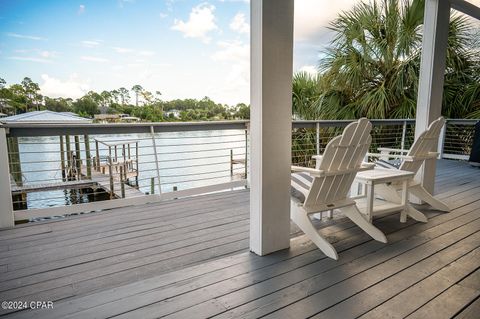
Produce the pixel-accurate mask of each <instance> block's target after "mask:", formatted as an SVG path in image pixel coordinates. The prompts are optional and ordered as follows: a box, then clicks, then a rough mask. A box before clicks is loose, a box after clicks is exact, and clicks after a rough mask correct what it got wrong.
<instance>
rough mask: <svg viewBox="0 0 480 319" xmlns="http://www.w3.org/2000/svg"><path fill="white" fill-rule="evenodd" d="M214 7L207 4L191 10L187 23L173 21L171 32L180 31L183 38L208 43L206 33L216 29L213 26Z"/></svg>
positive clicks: (216, 27)
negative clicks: (196, 39)
mask: <svg viewBox="0 0 480 319" xmlns="http://www.w3.org/2000/svg"><path fill="white" fill-rule="evenodd" d="M214 11H215V7H214V6H213V5H211V4H208V3H202V4H199V5H198V6H196V7H193V8H192V11H191V12H190V16H189V19H188V21H187V22H184V21H182V20H178V19H175V20H174V22H173V26H172V30H176V31H180V32H182V33H183V36H184V37H185V38H198V39H201V40H202V41H203V42H204V43H209V42H210V40H211V38H210V37H209V36H208V33H209V32H211V31H213V30H216V29H218V26H217V25H216V24H215V15H214Z"/></svg>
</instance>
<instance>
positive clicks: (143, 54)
mask: <svg viewBox="0 0 480 319" xmlns="http://www.w3.org/2000/svg"><path fill="white" fill-rule="evenodd" d="M138 55H141V56H152V55H155V52H153V51H148V50H143V51H138Z"/></svg>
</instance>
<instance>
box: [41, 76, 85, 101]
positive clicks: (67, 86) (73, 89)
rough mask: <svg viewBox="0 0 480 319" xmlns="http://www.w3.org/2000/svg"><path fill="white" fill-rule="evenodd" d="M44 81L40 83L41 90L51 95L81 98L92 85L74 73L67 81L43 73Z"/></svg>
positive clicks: (44, 93)
mask: <svg viewBox="0 0 480 319" xmlns="http://www.w3.org/2000/svg"><path fill="white" fill-rule="evenodd" d="M42 80H43V83H42V84H40V91H41V92H42V94H43V95H46V96H49V97H54V98H55V97H71V98H74V99H75V98H79V97H82V96H83V95H85V93H87V92H88V91H89V90H90V85H89V84H88V83H87V82H85V81H80V79H79V78H78V76H77V75H76V74H72V75H71V76H70V78H68V79H67V80H65V81H62V80H60V79H56V78H54V77H51V76H49V75H48V74H42Z"/></svg>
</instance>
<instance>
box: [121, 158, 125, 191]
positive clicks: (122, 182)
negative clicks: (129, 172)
mask: <svg viewBox="0 0 480 319" xmlns="http://www.w3.org/2000/svg"><path fill="white" fill-rule="evenodd" d="M124 182H125V180H124V179H123V166H122V165H120V191H121V193H122V198H125V183H124Z"/></svg>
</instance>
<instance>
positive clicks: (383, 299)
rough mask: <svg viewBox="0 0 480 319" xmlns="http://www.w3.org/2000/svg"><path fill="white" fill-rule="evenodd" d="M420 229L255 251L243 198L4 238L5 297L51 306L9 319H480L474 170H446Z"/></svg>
mask: <svg viewBox="0 0 480 319" xmlns="http://www.w3.org/2000/svg"><path fill="white" fill-rule="evenodd" d="M436 185H437V193H438V194H439V195H438V196H439V197H440V198H443V199H445V201H446V202H447V203H449V204H450V205H451V206H452V207H453V208H454V209H453V211H452V212H451V213H440V212H436V211H429V210H428V209H425V208H423V209H422V211H424V212H426V214H427V215H428V217H429V218H430V219H429V222H428V223H426V224H422V223H415V222H413V221H411V220H409V221H408V222H407V223H405V224H401V223H400V222H399V215H398V214H394V215H390V216H386V217H382V218H378V219H376V220H375V221H374V223H375V224H376V225H377V226H378V227H379V228H380V229H381V230H383V231H384V232H385V233H386V234H387V237H388V240H389V243H388V244H382V243H379V242H375V241H373V240H371V239H370V238H369V237H368V236H367V235H365V233H363V232H362V231H361V230H360V229H359V228H358V227H356V226H354V225H353V224H352V223H350V222H349V221H348V220H347V219H345V218H335V219H333V220H331V221H328V222H322V223H320V224H319V227H321V232H322V233H323V234H324V235H325V236H328V238H329V240H330V241H331V242H332V243H334V246H335V248H336V249H337V251H338V252H339V260H338V261H334V260H331V259H328V258H325V256H324V255H323V254H322V253H321V252H320V251H319V250H318V249H316V247H315V246H313V245H312V244H311V242H309V240H308V239H306V238H305V236H303V235H301V234H299V233H298V232H297V230H296V228H295V227H293V226H292V237H293V239H292V242H291V248H290V249H289V250H285V251H281V252H277V253H274V254H271V255H269V256H265V257H258V256H256V255H254V254H252V253H249V252H248V223H249V220H248V218H249V212H248V210H249V209H248V195H249V194H248V191H246V190H243V191H236V192H228V193H218V194H212V195H207V196H199V197H194V198H190V199H179V200H174V201H169V202H164V203H160V204H151V205H143V206H133V207H129V208H122V209H114V210H110V211H106V212H102V213H95V214H88V215H83V216H78V217H72V218H69V219H66V220H60V221H52V222H42V223H35V224H30V225H24V226H23V225H21V226H18V227H16V228H15V229H12V230H4V231H0V299H1V300H2V301H3V300H11V301H18V300H27V301H30V300H39V301H53V302H54V309H53V310H52V309H47V310H36V311H19V312H15V313H11V312H10V313H6V312H5V311H3V312H1V314H3V316H5V317H9V318H93V317H95V318H111V317H115V318H158V317H167V318H206V317H215V318H238V317H242V318H258V317H267V318H307V317H313V318H342V319H343V318H355V317H361V318H404V317H408V318H435V319H437V318H452V317H455V318H479V317H480V169H478V168H472V167H470V166H468V165H466V164H464V163H459V162H451V161H441V162H440V163H439V167H438V170H437V184H436Z"/></svg>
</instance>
